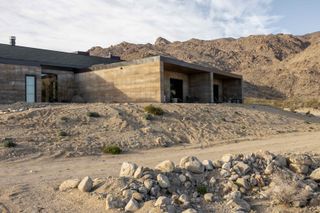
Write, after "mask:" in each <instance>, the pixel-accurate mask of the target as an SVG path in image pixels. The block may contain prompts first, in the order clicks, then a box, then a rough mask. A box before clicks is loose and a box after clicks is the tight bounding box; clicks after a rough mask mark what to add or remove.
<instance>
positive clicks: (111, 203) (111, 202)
mask: <svg viewBox="0 0 320 213" xmlns="http://www.w3.org/2000/svg"><path fill="white" fill-rule="evenodd" d="M119 207H120V205H119V202H118V200H117V199H116V198H115V197H114V196H113V195H112V194H108V195H107V197H106V210H110V209H116V208H119Z"/></svg>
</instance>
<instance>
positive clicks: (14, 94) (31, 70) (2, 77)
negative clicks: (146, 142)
mask: <svg viewBox="0 0 320 213" xmlns="http://www.w3.org/2000/svg"><path fill="white" fill-rule="evenodd" d="M26 75H35V76H36V81H37V82H36V89H37V91H36V95H37V101H41V68H40V67H35V66H21V65H10V64H0V103H2V104H7V103H15V102H18V101H25V76H26Z"/></svg>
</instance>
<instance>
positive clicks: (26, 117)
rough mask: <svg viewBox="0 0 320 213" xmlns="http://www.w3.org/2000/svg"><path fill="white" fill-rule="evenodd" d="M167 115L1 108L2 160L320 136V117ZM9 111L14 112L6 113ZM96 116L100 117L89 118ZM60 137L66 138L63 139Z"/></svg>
mask: <svg viewBox="0 0 320 213" xmlns="http://www.w3.org/2000/svg"><path fill="white" fill-rule="evenodd" d="M155 105H156V106H159V107H161V108H162V109H163V110H164V112H165V113H164V115H163V116H152V118H151V120H147V119H146V118H145V111H144V106H146V104H102V103H97V104H40V105H35V106H28V105H27V106H25V105H23V104H15V105H9V106H0V110H3V111H4V113H5V114H1V115H0V139H1V138H6V137H7V138H12V139H13V140H14V142H15V143H16V144H17V145H18V146H17V147H16V148H15V149H3V148H1V147H0V161H1V160H7V159H20V158H25V157H30V156H31V155H33V156H53V155H55V156H68V157H79V156H88V155H92V156H93V155H99V154H100V155H101V154H102V152H101V147H102V146H103V145H110V144H112V145H118V146H120V147H122V148H123V149H124V150H137V149H150V148H155V147H163V146H175V145H186V144H201V145H202V146H211V145H213V144H219V143H221V142H230V141H239V140H248V139H257V138H262V137H269V136H270V135H279V134H284V133H292V132H308V131H310V132H314V131H320V118H318V117H316V116H311V115H310V116H306V115H303V114H299V113H292V112H286V111H283V110H280V109H276V108H272V107H267V106H255V105H240V104H155ZM8 108H10V109H11V110H10V111H9V112H6V109H8ZM88 112H97V113H99V114H100V117H99V118H93V117H89V116H87V113H88ZM61 132H63V133H64V134H65V135H64V136H62V135H61Z"/></svg>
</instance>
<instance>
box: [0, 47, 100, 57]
mask: <svg viewBox="0 0 320 213" xmlns="http://www.w3.org/2000/svg"><path fill="white" fill-rule="evenodd" d="M0 45H5V46H12V45H10V44H4V43H0ZM12 47H18V48H27V49H32V50H38V51H49V52H55V53H63V54H69V55H78V56H84V57H92V58H100V59H106V58H104V57H100V56H92V55H81V54H77V53H72V52H63V51H59V50H49V49H42V48H35V47H27V46H18V45H15V46H12Z"/></svg>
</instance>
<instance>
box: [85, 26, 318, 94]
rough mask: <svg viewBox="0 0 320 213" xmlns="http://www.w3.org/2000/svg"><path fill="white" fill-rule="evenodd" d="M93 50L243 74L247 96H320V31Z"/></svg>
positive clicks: (93, 52)
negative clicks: (173, 60) (167, 59)
mask: <svg viewBox="0 0 320 213" xmlns="http://www.w3.org/2000/svg"><path fill="white" fill-rule="evenodd" d="M89 52H90V54H91V55H96V56H103V57H106V56H108V55H109V53H112V54H113V55H119V56H120V57H121V58H122V59H124V60H132V59H138V58H143V57H148V56H154V55H165V56H170V57H174V58H177V59H180V60H184V61H187V62H192V63H197V64H200V65H204V66H213V67H217V68H219V69H221V70H223V71H227V72H234V73H240V74H242V75H243V76H244V80H245V85H244V91H245V95H246V96H247V97H260V98H295V97H298V98H303V99H311V98H316V99H319V98H320V32H316V33H311V34H307V35H304V36H293V35H287V34H277V35H254V36H248V37H243V38H239V39H233V38H223V39H217V40H198V39H191V40H188V41H184V42H180V41H175V42H170V41H168V40H167V39H165V38H161V37H160V38H158V39H157V40H156V42H155V44H149V43H148V44H132V43H127V42H122V43H120V44H118V45H115V46H110V47H108V48H102V47H93V48H91V49H90V50H89Z"/></svg>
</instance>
